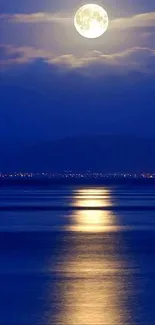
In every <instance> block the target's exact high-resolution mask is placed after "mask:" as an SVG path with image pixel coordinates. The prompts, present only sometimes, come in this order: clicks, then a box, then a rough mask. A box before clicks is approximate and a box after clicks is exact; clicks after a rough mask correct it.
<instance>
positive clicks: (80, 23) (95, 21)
mask: <svg viewBox="0 0 155 325" xmlns="http://www.w3.org/2000/svg"><path fill="white" fill-rule="evenodd" d="M108 24H109V19H108V14H107V12H106V11H105V10H104V9H103V8H102V7H101V6H99V5H96V4H86V5H84V6H82V7H81V8H79V9H78V11H77V12H76V14H75V17H74V26H75V28H76V30H77V31H78V33H79V34H80V35H82V36H83V37H86V38H98V37H100V36H101V35H103V34H104V33H105V32H106V30H107V28H108Z"/></svg>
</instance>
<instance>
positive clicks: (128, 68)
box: [0, 45, 155, 76]
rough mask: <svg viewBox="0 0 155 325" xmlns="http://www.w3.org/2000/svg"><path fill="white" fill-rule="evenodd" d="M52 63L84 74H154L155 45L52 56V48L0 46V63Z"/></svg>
mask: <svg viewBox="0 0 155 325" xmlns="http://www.w3.org/2000/svg"><path fill="white" fill-rule="evenodd" d="M40 59H41V60H42V61H43V62H44V63H45V64H47V65H49V67H50V66H55V67H56V68H57V70H58V71H61V72H64V71H73V70H76V71H77V72H79V73H82V74H85V75H92V76H95V75H96V76H98V75H108V74H118V75H120V74H126V73H128V72H133V71H134V72H139V73H145V74H148V73H149V74H155V49H151V48H147V47H145V48H141V47H134V48H131V49H128V50H125V51H122V52H120V53H114V54H107V55H105V54H103V53H102V52H99V51H91V52H88V53H87V54H85V55H84V56H79V57H77V56H75V55H73V54H66V55H60V56H55V55H53V54H52V53H51V52H48V51H45V50H40V49H35V48H33V47H17V48H16V47H13V46H11V45H7V46H5V45H4V46H1V47H0V66H1V67H4V68H5V67H6V66H10V65H17V64H28V63H31V62H35V61H37V60H40Z"/></svg>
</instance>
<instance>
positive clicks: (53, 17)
mask: <svg viewBox="0 0 155 325" xmlns="http://www.w3.org/2000/svg"><path fill="white" fill-rule="evenodd" d="M73 16H74V13H67V12H62V13H48V12H37V13H29V14H23V13H21V14H1V15H0V19H2V20H5V21H8V22H12V23H25V24H27V23H51V22H57V23H66V22H71V21H72V19H73ZM140 27H155V12H149V13H144V14H138V15H134V16H130V17H124V18H118V19H114V20H111V21H110V26H109V28H110V29H121V30H126V29H128V28H140Z"/></svg>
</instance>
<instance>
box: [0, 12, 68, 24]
mask: <svg viewBox="0 0 155 325" xmlns="http://www.w3.org/2000/svg"><path fill="white" fill-rule="evenodd" d="M0 19H3V20H6V21H8V22H12V23H23V24H28V23H31V24H33V23H48V22H49V23H50V22H59V23H60V22H68V21H69V20H70V19H71V17H70V15H69V14H67V13H47V12H36V13H30V14H22V13H21V14H13V15H11V14H10V15H8V14H2V15H0Z"/></svg>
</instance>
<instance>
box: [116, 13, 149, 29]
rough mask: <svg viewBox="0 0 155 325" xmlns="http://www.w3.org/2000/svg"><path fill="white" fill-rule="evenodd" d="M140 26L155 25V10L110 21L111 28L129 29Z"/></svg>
mask: <svg viewBox="0 0 155 325" xmlns="http://www.w3.org/2000/svg"><path fill="white" fill-rule="evenodd" d="M140 27H155V12H149V13H144V14H139V15H135V16H131V17H125V18H119V19H114V20H112V21H111V22H110V28H113V29H123V30H125V29H128V28H140Z"/></svg>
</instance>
